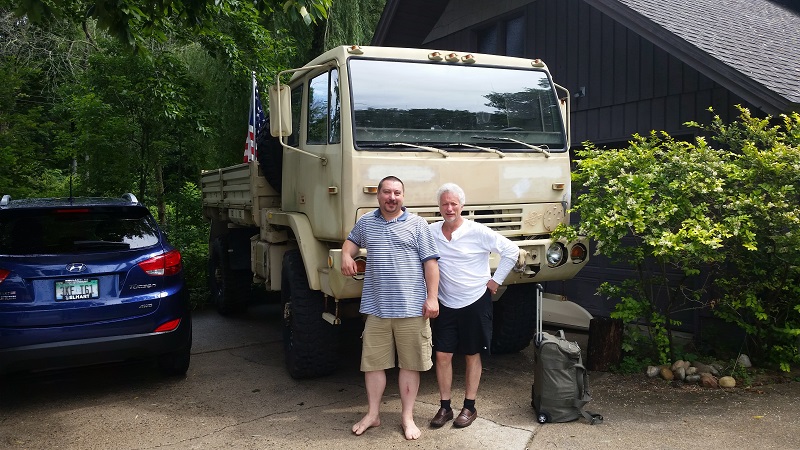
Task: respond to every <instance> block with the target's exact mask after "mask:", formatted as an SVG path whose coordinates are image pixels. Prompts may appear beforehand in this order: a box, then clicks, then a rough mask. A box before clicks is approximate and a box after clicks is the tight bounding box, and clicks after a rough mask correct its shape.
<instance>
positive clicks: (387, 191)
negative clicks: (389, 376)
mask: <svg viewBox="0 0 800 450" xmlns="http://www.w3.org/2000/svg"><path fill="white" fill-rule="evenodd" d="M404 190H405V187H404V185H403V182H402V181H400V179H398V178H397V177H393V176H389V177H386V178H384V179H383V180H381V182H380V183H379V184H378V209H376V210H375V211H373V212H369V213H367V214H365V215H363V216H361V218H359V219H358V221H357V222H356V225H355V226H354V227H353V230H352V231H351V232H350V234H349V235H348V236H347V240H346V241H345V242H344V245H342V274H343V275H345V276H353V275H355V274H356V271H357V270H356V263H355V261H354V260H353V258H354V257H355V256H356V255H357V254H358V250H359V248H366V249H367V268H366V272H365V274H364V288H363V291H362V294H361V308H360V312H361V313H362V314H366V316H367V320H366V323H365V324H364V334H363V335H362V349H361V371H362V372H364V381H365V384H366V388H367V402H368V404H369V409H368V411H367V414H366V415H365V416H364V417H363V418H362V419H361V420H360V421H359V422H358V423H356V424H355V425H353V433H355V434H356V435H361V434H363V433H364V432H365V431H366V430H367V429H368V428H370V427H377V426H379V425H380V424H381V419H380V404H381V399H382V397H383V391H384V390H385V389H386V369H391V368H393V367H395V351H396V352H397V359H398V366H399V367H400V373H399V377H398V383H399V386H400V403H401V408H402V413H401V417H402V425H403V432H404V434H405V437H406V439H417V438H419V436H420V434H421V432H420V430H419V428H418V427H417V425H416V424H415V423H414V402H415V401H416V399H417V392H418V390H419V380H420V375H419V373H420V372H422V371H425V370H429V369H430V368H431V367H432V366H433V363H432V361H431V347H432V343H431V328H430V320H429V319H431V318H434V317H436V316H438V315H439V302H438V299H437V296H438V287H439V265H438V262H437V260H438V259H439V254H438V250H437V248H436V242H435V241H434V239H433V235H432V234H431V232H430V230H429V228H428V224H427V222H426V221H425V219H423V218H421V217H419V216H417V215H415V214H411V213H409V212H407V211H406V209H405V207H403V195H404Z"/></svg>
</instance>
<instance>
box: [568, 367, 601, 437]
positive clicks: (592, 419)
mask: <svg viewBox="0 0 800 450" xmlns="http://www.w3.org/2000/svg"><path fill="white" fill-rule="evenodd" d="M575 369H576V370H578V371H580V375H579V376H578V377H576V378H577V381H578V392H579V398H576V399H575V408H577V409H578V411H580V413H581V415H582V416H583V417H584V418H586V420H587V421H589V425H596V424H599V423H603V416H601V415H600V414H596V413H593V412H591V411H586V410H584V409H583V407H584V405H586V404H587V403H589V402H590V401H591V400H592V396H591V395H589V392H588V391H587V390H586V385H588V384H589V383H588V381H589V380H588V378H589V374H588V373H587V372H586V368H585V367H584V366H583V364H576V365H575Z"/></svg>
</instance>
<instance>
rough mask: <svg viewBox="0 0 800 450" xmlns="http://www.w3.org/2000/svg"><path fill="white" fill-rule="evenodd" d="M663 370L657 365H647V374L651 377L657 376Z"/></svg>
mask: <svg viewBox="0 0 800 450" xmlns="http://www.w3.org/2000/svg"><path fill="white" fill-rule="evenodd" d="M660 372H661V369H660V368H659V367H657V366H647V376H648V377H650V378H655V377H657V376H658V374H659V373H660Z"/></svg>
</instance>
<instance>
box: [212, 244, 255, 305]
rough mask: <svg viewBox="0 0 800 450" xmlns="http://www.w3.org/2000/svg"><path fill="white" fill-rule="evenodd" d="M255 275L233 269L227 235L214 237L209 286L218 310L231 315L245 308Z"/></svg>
mask: <svg viewBox="0 0 800 450" xmlns="http://www.w3.org/2000/svg"><path fill="white" fill-rule="evenodd" d="M252 277H253V275H252V274H251V273H250V271H249V270H234V269H231V265H230V262H229V261H228V243H227V238H226V237H225V236H221V237H218V238H216V239H214V242H213V243H212V245H211V255H210V257H209V258H208V287H209V290H210V291H211V300H212V302H213V303H214V306H215V307H216V308H217V311H218V312H219V313H220V314H222V315H229V314H233V313H236V312H240V311H242V310H244V308H245V307H246V306H247V300H248V298H249V297H250V284H251V283H252Z"/></svg>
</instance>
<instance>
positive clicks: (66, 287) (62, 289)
mask: <svg viewBox="0 0 800 450" xmlns="http://www.w3.org/2000/svg"><path fill="white" fill-rule="evenodd" d="M99 296H100V290H99V289H98V287H97V279H96V278H92V279H76V280H63V281H56V300H84V299H90V298H97V297H99Z"/></svg>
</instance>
